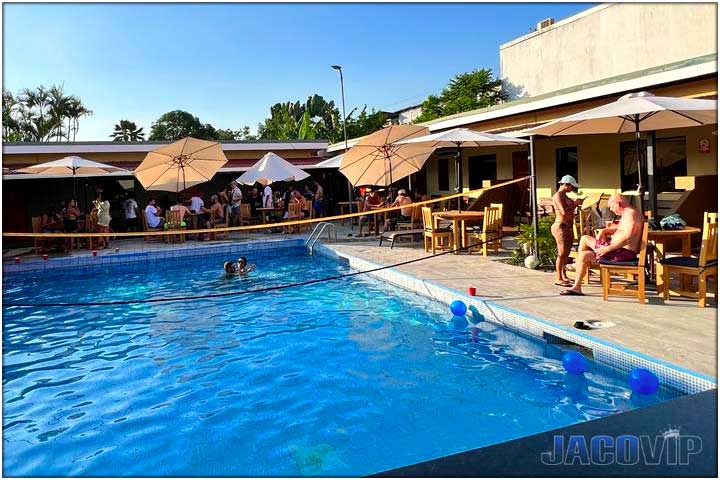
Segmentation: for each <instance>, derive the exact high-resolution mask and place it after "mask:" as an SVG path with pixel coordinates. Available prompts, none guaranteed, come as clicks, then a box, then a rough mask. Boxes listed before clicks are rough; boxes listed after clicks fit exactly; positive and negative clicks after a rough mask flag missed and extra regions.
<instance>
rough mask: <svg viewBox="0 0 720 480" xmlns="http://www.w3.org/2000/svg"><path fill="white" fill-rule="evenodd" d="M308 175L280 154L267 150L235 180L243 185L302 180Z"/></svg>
mask: <svg viewBox="0 0 720 480" xmlns="http://www.w3.org/2000/svg"><path fill="white" fill-rule="evenodd" d="M309 176H310V175H309V174H308V173H306V172H303V171H302V170H301V169H300V168H298V167H296V166H295V165H293V164H292V163H290V162H288V161H287V160H285V159H284V158H282V157H281V156H280V155H277V154H275V153H273V152H268V153H266V154H265V155H264V156H263V157H262V158H261V159H260V160H258V162H257V163H256V164H255V165H253V166H252V168H250V170H248V171H247V172H245V173H243V174H242V175H240V176H239V177H238V179H237V182H238V183H242V184H245V185H255V184H256V183H259V184H261V185H270V184H271V183H273V182H289V181H294V180H302V179H304V178H307V177H309Z"/></svg>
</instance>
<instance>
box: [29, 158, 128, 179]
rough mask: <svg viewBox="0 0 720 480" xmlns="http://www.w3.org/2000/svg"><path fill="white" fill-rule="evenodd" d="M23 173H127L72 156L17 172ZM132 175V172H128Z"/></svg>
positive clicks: (117, 168) (120, 169) (118, 168)
mask: <svg viewBox="0 0 720 480" xmlns="http://www.w3.org/2000/svg"><path fill="white" fill-rule="evenodd" d="M16 172H21V173H36V174H40V173H45V174H52V175H94V174H98V173H115V172H127V170H125V169H124V168H120V167H114V166H112V165H106V164H104V163H98V162H93V161H92V160H87V159H85V158H81V157H76V156H71V157H65V158H61V159H60V160H53V161H52V162H46V163H40V164H37V165H32V166H30V167H26V168H21V169H19V170H16ZM128 173H130V172H128Z"/></svg>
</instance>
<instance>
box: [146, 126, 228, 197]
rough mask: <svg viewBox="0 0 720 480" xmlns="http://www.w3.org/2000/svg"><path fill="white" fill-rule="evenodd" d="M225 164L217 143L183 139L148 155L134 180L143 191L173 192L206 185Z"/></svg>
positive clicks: (223, 155) (225, 161) (223, 154)
mask: <svg viewBox="0 0 720 480" xmlns="http://www.w3.org/2000/svg"><path fill="white" fill-rule="evenodd" d="M227 161H228V160H227V158H226V157H225V153H224V152H223V149H222V145H221V144H220V143H219V142H213V141H210V140H199V139H197V138H192V137H187V138H184V139H182V140H178V141H177V142H174V143H171V144H169V145H163V146H162V147H159V148H156V149H155V150H153V151H152V152H150V153H148V154H147V155H146V156H145V160H143V161H142V163H141V164H140V165H138V167H137V168H136V169H135V178H137V179H138V181H139V182H140V183H141V184H142V186H143V187H145V190H159V191H163V192H176V193H177V192H182V191H183V190H185V189H186V188H188V187H192V186H193V185H197V184H199V183H203V182H207V181H208V180H210V179H211V178H212V177H213V175H215V173H216V172H217V171H218V170H219V169H220V167H222V166H223V165H225V164H226V163H227Z"/></svg>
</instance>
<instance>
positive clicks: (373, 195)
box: [357, 188, 384, 237]
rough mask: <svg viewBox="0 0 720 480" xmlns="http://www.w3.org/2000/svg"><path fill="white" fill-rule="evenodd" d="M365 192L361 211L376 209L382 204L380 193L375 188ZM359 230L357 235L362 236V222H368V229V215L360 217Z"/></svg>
mask: <svg viewBox="0 0 720 480" xmlns="http://www.w3.org/2000/svg"><path fill="white" fill-rule="evenodd" d="M365 191H366V192H367V194H368V195H367V197H366V198H365V203H364V204H362V211H363V212H369V211H372V210H377V209H378V208H380V207H382V206H383V203H384V202H383V200H382V198H380V195H378V193H377V192H376V191H375V190H372V189H370V188H368V189H366V190H365ZM359 223H360V230H359V231H358V234H357V236H358V237H362V236H363V234H362V231H363V224H365V223H367V224H368V230H369V229H370V216H369V215H363V216H362V217H360V222H359Z"/></svg>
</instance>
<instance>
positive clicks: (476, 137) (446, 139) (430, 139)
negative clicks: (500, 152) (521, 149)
mask: <svg viewBox="0 0 720 480" xmlns="http://www.w3.org/2000/svg"><path fill="white" fill-rule="evenodd" d="M525 143H530V142H529V141H528V140H523V139H520V138H514V137H506V136H504V135H497V134H494V133H485V132H477V131H475V130H470V129H469V128H453V129H452V130H447V131H445V132H440V133H432V134H430V135H423V136H422V137H415V138H411V139H408V140H403V141H401V142H397V144H398V145H409V144H423V145H428V146H431V147H432V148H433V149H435V148H447V147H450V148H452V147H455V148H456V149H457V151H456V153H455V190H456V191H457V192H458V193H460V192H462V170H461V165H462V162H461V157H460V155H461V151H460V149H461V148H462V147H499V146H503V145H522V144H525Z"/></svg>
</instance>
